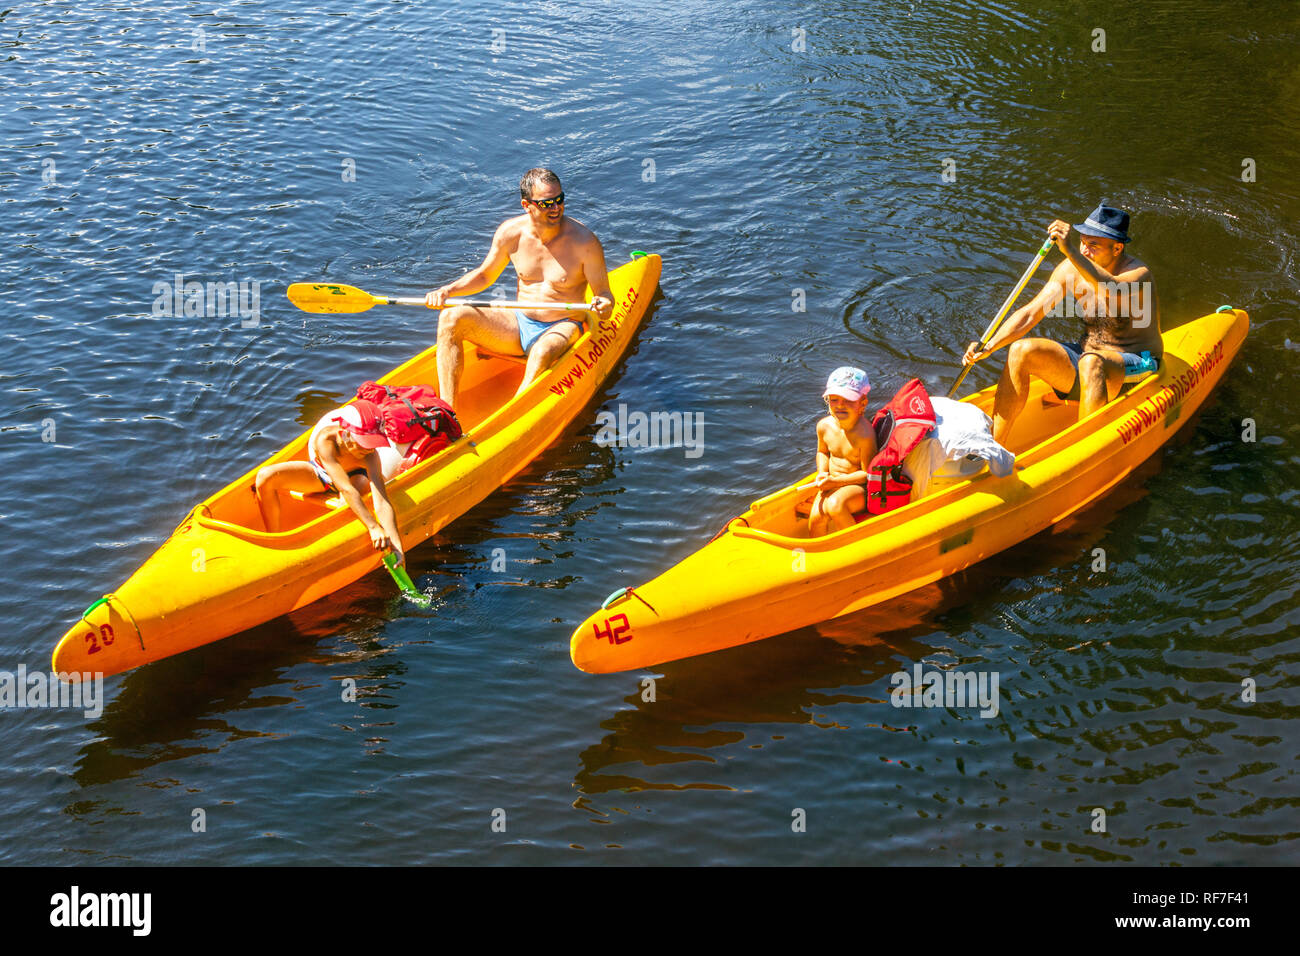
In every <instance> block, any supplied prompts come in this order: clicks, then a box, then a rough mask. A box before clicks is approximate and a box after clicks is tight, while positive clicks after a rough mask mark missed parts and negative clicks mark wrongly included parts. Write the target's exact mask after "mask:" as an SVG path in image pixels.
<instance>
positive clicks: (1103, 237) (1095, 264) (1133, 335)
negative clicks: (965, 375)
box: [962, 203, 1164, 444]
mask: <svg viewBox="0 0 1300 956" xmlns="http://www.w3.org/2000/svg"><path fill="white" fill-rule="evenodd" d="M1128 225H1129V215H1128V213H1126V212H1124V211H1123V210H1121V209H1115V208H1114V207H1111V206H1107V205H1105V204H1104V203H1103V204H1102V205H1099V206H1098V207H1097V208H1096V209H1094V210H1093V212H1092V215H1090V216H1089V217H1088V218H1087V219H1085V220H1084V221H1083V222H1082V223H1081V224H1079V225H1076V226H1074V227H1073V229H1074V231H1076V232H1077V233H1079V245H1078V246H1077V247H1071V246H1070V244H1069V239H1070V229H1071V226H1070V224H1069V223H1067V222H1064V221H1063V220H1060V219H1058V220H1056V221H1055V222H1053V223H1052V224H1051V225H1050V226H1048V227H1047V234H1048V235H1049V236H1050V237H1051V238H1052V240H1053V241H1054V242H1055V243H1056V246H1057V248H1058V249H1060V250H1061V252H1062V253H1063V254H1064V255H1065V261H1064V262H1062V263H1061V264H1060V265H1058V266H1057V267H1056V268H1055V269H1054V270H1053V271H1052V276H1051V278H1050V279H1048V280H1047V284H1046V285H1044V286H1043V288H1042V290H1041V291H1040V292H1039V293H1038V295H1036V296H1034V298H1033V301H1031V302H1030V303H1029V304H1028V305H1026V306H1023V307H1022V308H1019V309H1017V310H1016V311H1015V312H1013V313H1011V315H1010V316H1009V317H1008V318H1007V320H1006V321H1005V322H1004V323H1003V325H1002V327H1001V328H1000V329H998V331H997V332H996V333H995V334H994V336H993V338H991V339H990V340H989V343H988V345H987V346H986V347H985V348H983V349H981V348H980V347H979V343H978V342H972V343H971V344H970V346H969V347H968V348H967V349H966V354H965V356H964V357H963V359H962V361H963V362H965V363H966V364H967V365H970V364H972V363H974V362H978V361H979V360H980V359H983V358H986V357H987V356H989V355H991V354H992V353H994V352H996V351H997V350H998V349H1000V348H1001V347H1002V346H1004V345H1010V346H1011V348H1010V349H1009V350H1008V352H1007V364H1006V366H1005V367H1004V368H1003V369H1002V377H1001V379H1000V380H999V381H998V390H997V397H996V398H995V400H994V405H993V411H994V415H993V437H994V439H995V440H996V441H998V442H999V443H1002V444H1005V443H1006V439H1007V437H1008V435H1009V434H1010V432H1011V426H1012V424H1013V423H1014V422H1015V420H1016V417H1017V416H1018V415H1019V414H1020V412H1021V410H1023V409H1024V407H1025V401H1026V399H1027V397H1028V395H1029V379H1030V377H1031V376H1036V377H1038V378H1041V379H1043V380H1044V381H1045V382H1047V384H1048V385H1050V386H1052V388H1054V389H1055V390H1056V394H1057V395H1058V396H1059V397H1060V398H1062V399H1067V400H1075V399H1077V400H1078V402H1079V418H1080V419H1083V418H1085V417H1087V416H1088V415H1089V414H1091V413H1092V412H1094V411H1095V410H1097V409H1098V408H1100V407H1101V406H1102V405H1105V404H1106V403H1107V402H1108V401H1110V400H1111V399H1113V398H1114V397H1115V396H1116V395H1118V394H1119V392H1120V389H1121V388H1123V386H1124V383H1125V380H1129V381H1136V380H1137V379H1138V378H1141V377H1142V376H1143V375H1145V374H1146V373H1147V372H1149V371H1152V370H1154V369H1156V368H1158V367H1159V364H1160V361H1161V359H1162V357H1163V355H1164V343H1163V340H1162V339H1161V337H1160V306H1159V303H1158V301H1157V299H1156V288H1155V282H1154V281H1153V280H1152V278H1151V270H1149V269H1148V268H1147V267H1146V264H1145V263H1143V262H1140V261H1138V260H1137V259H1135V258H1133V256H1131V255H1129V254H1128V253H1127V252H1126V251H1125V249H1124V247H1125V245H1126V244H1127V243H1128V242H1129V241H1130V240H1129V235H1128ZM1069 298H1073V300H1074V309H1073V314H1075V315H1078V316H1079V318H1080V319H1081V320H1082V322H1083V330H1082V334H1081V335H1080V337H1079V340H1078V341H1077V342H1059V341H1056V340H1054V339H1044V338H1025V337H1024V336H1025V334H1026V333H1027V332H1029V331H1030V330H1031V329H1032V328H1033V327H1034V326H1036V325H1037V324H1038V323H1039V322H1041V321H1042V320H1043V317H1044V316H1046V315H1065V314H1070V311H1071V310H1070V309H1069V308H1068V306H1069V305H1070V303H1069V301H1068V299H1069ZM1063 306H1065V307H1066V308H1062V307H1063Z"/></svg>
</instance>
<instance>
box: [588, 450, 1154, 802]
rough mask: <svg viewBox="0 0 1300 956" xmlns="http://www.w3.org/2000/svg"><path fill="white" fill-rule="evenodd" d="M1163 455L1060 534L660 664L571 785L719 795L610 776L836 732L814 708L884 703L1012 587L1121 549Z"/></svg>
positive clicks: (609, 725)
mask: <svg viewBox="0 0 1300 956" xmlns="http://www.w3.org/2000/svg"><path fill="white" fill-rule="evenodd" d="M1161 457H1162V456H1160V455H1156V456H1154V457H1153V458H1152V459H1150V460H1148V461H1147V462H1145V463H1144V464H1143V465H1141V466H1140V467H1139V468H1138V469H1136V470H1135V471H1134V472H1133V474H1131V475H1130V476H1129V477H1128V478H1126V479H1125V480H1124V481H1123V482H1121V484H1120V485H1119V486H1117V487H1116V488H1115V489H1114V490H1112V491H1111V492H1110V493H1109V494H1107V495H1106V496H1105V497H1104V498H1102V499H1101V500H1099V501H1097V502H1094V503H1093V504H1091V505H1089V506H1088V507H1087V508H1085V509H1083V510H1082V511H1080V512H1078V513H1077V514H1075V515H1073V516H1071V517H1069V518H1067V519H1066V520H1064V521H1062V522H1060V523H1059V524H1058V525H1057V526H1056V527H1054V528H1052V529H1049V530H1047V531H1044V532H1042V533H1040V534H1038V535H1035V536H1034V537H1032V538H1030V539H1028V540H1026V541H1024V542H1022V543H1020V544H1018V545H1016V546H1015V547H1012V548H1010V549H1008V550H1006V551H1004V552H1001V553H1000V554H997V555H994V556H992V557H990V558H988V559H986V560H984V561H982V562H980V563H979V564H977V565H975V566H973V567H971V568H967V569H966V570H964V571H961V572H958V573H957V574H953V575H950V576H949V577H946V578H943V579H941V580H940V581H937V582H935V583H933V584H930V585H927V586H925V587H922V588H918V589H917V590H915V591H911V592H909V593H907V594H904V595H901V596H899V597H897V598H895V599H893V600H891V601H888V602H886V603H884V604H881V605H878V606H876V607H872V608H867V609H864V610H862V611H857V612H854V613H852V614H848V615H845V616H843V617H840V618H836V619H833V620H830V621H825V622H822V623H820V624H817V625H814V626H812V627H807V628H801V629H800V630H797V631H792V632H789V633H787V634H783V635H779V636H776V637H772V638H768V639H766V640H763V641H758V642H756V643H754V644H749V645H744V646H741V647H736V648H731V649H729V650H725V651H719V652H717V653H714V654H707V655H704V656H702V657H697V658H689V659H686V660H681V661H673V662H670V663H667V664H663V665H661V666H660V667H658V668H656V670H658V671H659V672H660V673H662V675H663V676H662V677H661V678H658V679H656V680H655V683H654V699H653V701H647V700H645V699H644V697H643V695H644V694H645V693H646V689H645V688H646V685H645V684H644V683H641V684H639V689H638V691H637V692H636V693H634V694H632V695H630V696H628V697H626V698H624V700H625V701H626V702H627V703H628V704H630V705H632V708H633V709H631V710H622V711H619V712H618V713H616V714H614V715H612V716H611V717H609V718H607V719H606V720H604V721H603V722H602V723H601V727H602V729H603V730H605V731H606V733H605V735H604V736H603V737H602V739H601V740H600V741H599V742H598V743H595V744H592V745H591V746H589V747H587V748H586V749H585V750H583V751H582V753H581V756H580V761H581V764H582V769H581V770H580V771H579V773H578V774H577V776H576V777H575V784H576V786H577V787H578V788H579V789H580V790H581V791H582V792H583V793H585V794H597V793H603V792H608V791H613V790H622V791H635V790H654V789H672V790H676V789H701V788H702V789H727V788H726V787H725V786H724V785H721V784H717V783H693V784H683V783H661V782H653V781H648V780H645V779H643V778H642V777H638V776H636V775H633V774H629V773H626V772H624V773H609V772H606V771H608V770H609V769H610V768H613V767H617V766H619V765H627V764H631V765H636V764H640V765H641V766H643V767H646V768H653V767H656V766H660V765H664V764H671V763H680V762H690V761H705V762H709V763H713V762H715V758H714V757H712V756H709V755H708V753H707V751H708V750H711V749H715V748H725V747H728V746H731V745H735V744H737V743H740V742H741V741H743V740H745V739H746V732H745V730H743V729H741V728H743V727H744V726H746V725H758V724H768V725H770V724H782V723H785V724H809V723H811V724H816V725H818V726H838V725H836V724H834V723H829V724H823V723H821V722H819V721H820V720H822V718H819V717H818V716H817V713H818V712H819V711H820V710H822V709H825V708H828V707H831V706H833V705H836V704H844V703H858V704H881V705H883V704H885V703H886V702H887V700H888V694H889V684H888V681H887V678H888V677H889V675H890V674H892V673H894V672H896V671H897V670H899V669H900V668H904V667H908V666H910V665H911V664H912V663H913V662H919V661H921V660H924V659H925V658H927V657H928V656H931V655H933V654H936V653H943V654H945V655H951V654H953V653H961V650H960V649H958V650H954V648H953V647H951V646H950V641H949V638H950V637H951V636H953V635H957V634H961V633H964V632H965V631H966V630H967V628H968V624H969V622H971V621H974V620H979V619H983V618H985V617H987V616H988V615H989V614H990V612H991V607H992V605H993V604H995V603H996V602H998V601H1001V600H1004V598H1003V597H1001V596H1000V595H1001V594H1002V592H1003V590H1004V588H1005V586H1006V584H1007V582H1008V581H1010V580H1012V579H1015V578H1026V577H1033V576H1040V575H1049V574H1051V573H1052V572H1053V571H1054V570H1057V569H1060V568H1063V567H1067V566H1069V565H1071V564H1076V563H1080V562H1083V564H1084V566H1085V567H1087V566H1088V564H1090V563H1091V561H1092V557H1091V551H1092V549H1093V548H1094V547H1095V546H1096V545H1097V544H1099V543H1100V542H1102V541H1104V540H1108V536H1109V537H1110V538H1115V539H1116V540H1115V541H1114V543H1113V544H1112V545H1111V546H1112V547H1115V548H1118V549H1122V548H1124V547H1127V545H1126V543H1125V542H1124V541H1123V540H1119V539H1124V538H1129V537H1131V536H1132V535H1134V534H1135V533H1136V531H1135V530H1126V529H1123V528H1115V527H1114V523H1115V519H1116V517H1117V515H1118V514H1119V513H1120V512H1121V511H1125V510H1126V509H1131V508H1133V507H1135V506H1138V505H1139V504H1141V503H1142V502H1143V501H1144V499H1146V497H1147V489H1146V482H1147V481H1148V480H1150V479H1151V478H1153V477H1155V476H1156V475H1158V474H1159V473H1160V471H1161V469H1162V463H1161ZM1130 517H1131V518H1132V519H1133V520H1132V521H1131V522H1130V523H1129V525H1128V527H1129V528H1133V529H1136V528H1138V527H1140V526H1141V524H1142V513H1131V514H1130ZM967 648H969V645H967ZM975 653H976V654H978V651H977V650H976V651H975ZM638 680H640V678H638ZM847 688H854V689H856V692H850V691H849V690H847ZM882 713H883V714H884V715H885V719H884V720H883V721H882V722H881V723H880V724H876V725H873V726H876V727H879V728H880V729H881V730H884V731H892V730H895V729H899V725H903V726H905V725H906V721H905V720H898V718H897V716H896V715H897V714H898V712H897V711H892V710H891V711H885V712H882ZM726 725H732V726H726Z"/></svg>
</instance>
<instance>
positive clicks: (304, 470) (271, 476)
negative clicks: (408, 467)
mask: <svg viewBox="0 0 1300 956" xmlns="http://www.w3.org/2000/svg"><path fill="white" fill-rule="evenodd" d="M400 462H401V454H400V452H399V451H398V449H396V448H394V447H393V446H392V444H391V443H390V442H389V440H388V438H387V436H386V435H385V434H384V431H383V420H382V417H381V414H380V409H379V407H378V406H377V405H375V404H374V403H373V402H368V401H362V400H357V401H355V402H352V403H350V404H348V405H345V406H343V407H342V408H336V409H335V410H334V411H332V412H329V413H328V414H326V415H325V416H323V417H322V418H321V420H320V421H318V422H317V423H316V427H315V428H313V429H312V432H311V435H310V436H309V437H308V439H307V461H282V462H280V463H278V464H275V465H267V466H266V467H264V468H262V469H260V470H259V471H258V473H257V478H256V480H255V483H254V485H253V492H254V494H255V495H256V496H257V506H258V508H259V509H260V510H261V512H262V522H263V524H264V525H265V527H266V530H267V531H270V532H272V533H275V532H278V531H280V499H279V495H280V492H289V491H299V492H320V491H335V492H338V493H339V495H341V496H342V498H343V500H344V501H346V502H347V504H348V507H349V508H351V509H352V513H353V514H355V515H356V516H357V518H359V519H360V520H361V523H362V524H364V525H365V526H366V530H368V531H369V532H370V543H371V544H372V545H374V547H375V550H376V551H386V550H388V549H390V548H391V549H392V552H393V554H395V555H396V556H397V563H398V564H402V563H403V562H404V561H405V560H406V559H405V555H404V554H403V552H402V535H401V533H400V532H399V531H398V530H397V513H396V512H395V511H394V510H393V505H392V502H390V501H389V500H388V489H387V487H386V486H385V484H384V478H385V477H392V475H393V474H395V473H396V472H397V470H398V467H400ZM367 489H369V490H370V492H371V500H372V502H373V504H374V506H375V514H374V517H371V515H370V512H369V511H367V510H366V505H365V502H364V501H363V500H362V497H361V495H362V494H363V493H364V492H365V491H366V490H367Z"/></svg>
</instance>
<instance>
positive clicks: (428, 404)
mask: <svg viewBox="0 0 1300 956" xmlns="http://www.w3.org/2000/svg"><path fill="white" fill-rule="evenodd" d="M357 398H363V399H365V400H366V401H369V402H374V403H375V404H376V405H378V406H379V419H380V422H381V423H382V427H383V432H384V435H385V436H387V438H388V440H389V441H391V442H392V443H393V444H394V445H403V444H406V443H407V442H412V443H413V444H412V445H411V447H410V449H409V450H408V451H407V453H406V457H405V458H403V459H402V466H401V468H400V469H399V471H406V469H408V468H411V467H412V466H414V465H418V464H419V463H420V462H422V461H424V460H425V459H426V458H429V457H431V456H432V455H434V454H436V453H437V452H439V451H442V449H444V448H446V447H447V446H448V445H450V444H451V443H452V442H454V441H455V440H456V439H457V438H459V437H460V436H461V434H462V432H461V428H460V422H458V421H457V420H456V413H455V412H453V411H452V410H451V406H450V405H448V404H447V403H446V402H444V401H443V400H442V399H440V398H439V397H438V390H437V389H435V388H434V387H433V386H431V385H398V386H395V387H394V386H391V385H379V384H377V383H375V382H366V383H365V384H364V385H362V386H361V387H360V388H358V389H357Z"/></svg>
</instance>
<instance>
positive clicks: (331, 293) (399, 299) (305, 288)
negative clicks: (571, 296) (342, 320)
mask: <svg viewBox="0 0 1300 956" xmlns="http://www.w3.org/2000/svg"><path fill="white" fill-rule="evenodd" d="M289 301H290V302H292V303H293V304H294V305H296V306H297V307H298V308H300V309H302V310H303V311H304V312H315V313H317V314H328V313H347V314H352V313H356V312H365V311H366V310H367V309H369V308H371V307H373V306H376V305H418V306H423V305H424V296H420V297H418V298H417V297H415V296H405V297H403V296H391V295H371V294H370V293H369V292H365V291H363V290H361V289H358V288H357V287H356V286H352V285H336V284H333V283H325V282H295V283H294V284H293V285H291V286H289ZM457 305H464V306H478V307H481V308H497V309H557V310H558V309H563V310H567V311H574V312H590V311H592V305H591V303H589V302H517V301H515V300H513V299H448V300H447V301H446V302H445V303H444V304H443V305H442V308H444V309H450V308H452V307H453V306H457Z"/></svg>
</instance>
